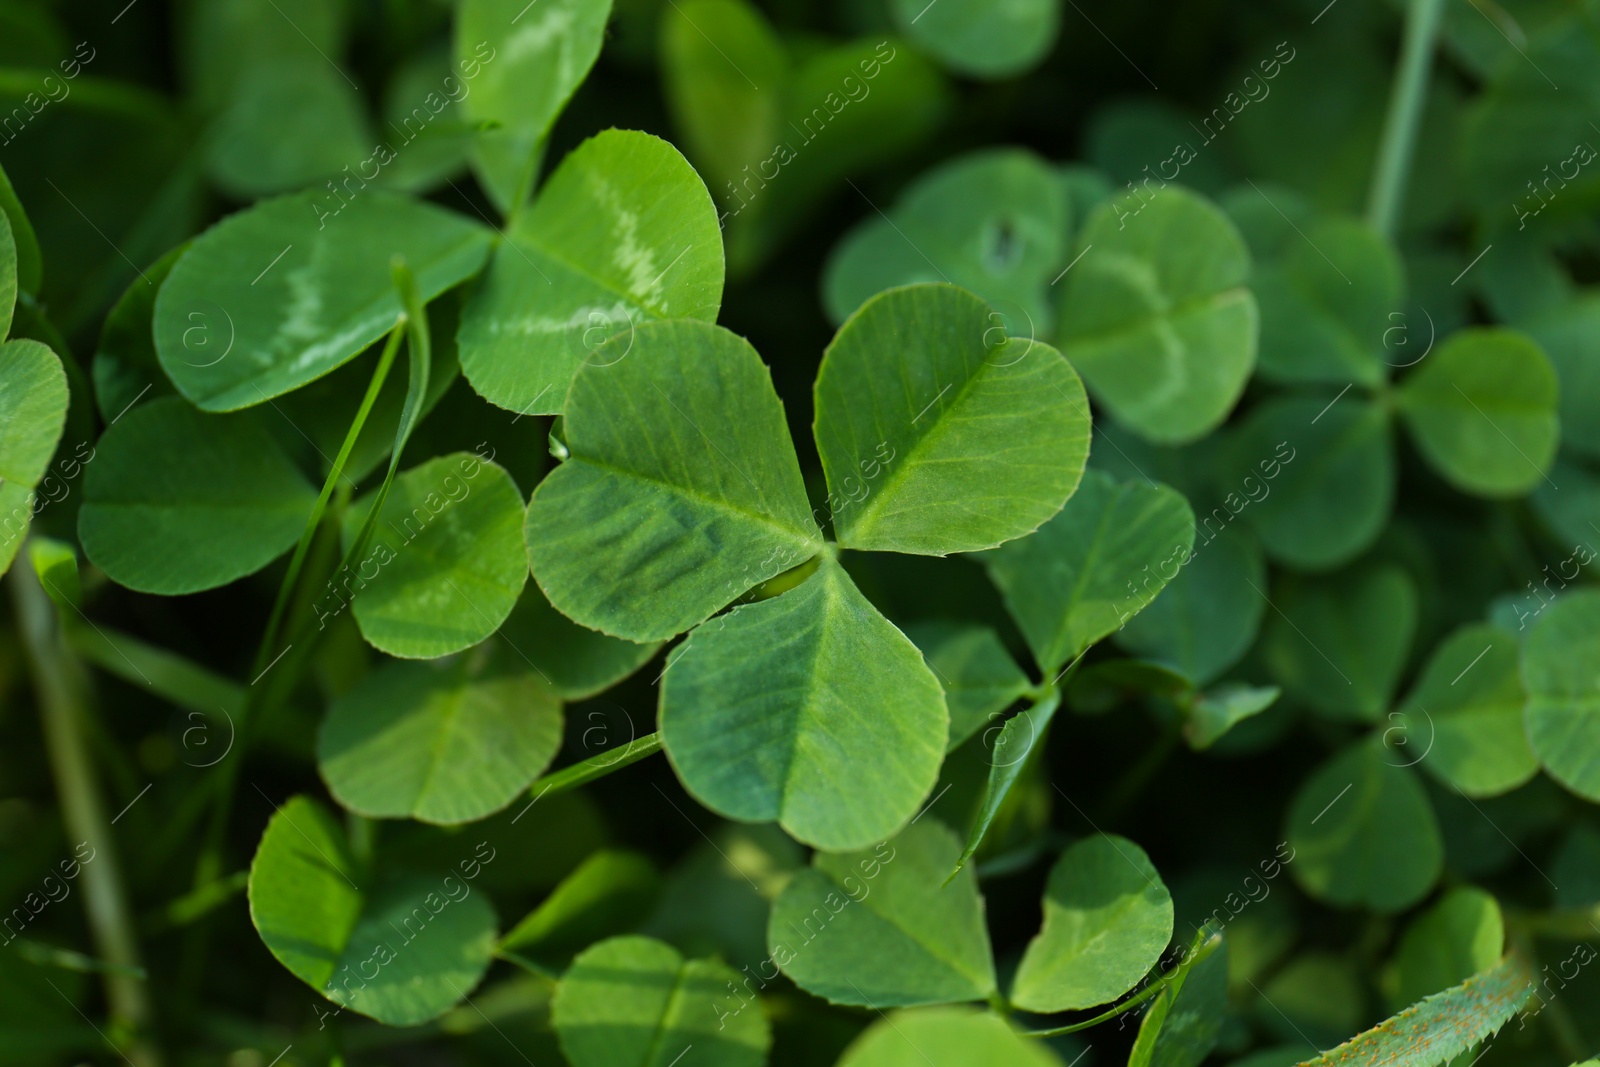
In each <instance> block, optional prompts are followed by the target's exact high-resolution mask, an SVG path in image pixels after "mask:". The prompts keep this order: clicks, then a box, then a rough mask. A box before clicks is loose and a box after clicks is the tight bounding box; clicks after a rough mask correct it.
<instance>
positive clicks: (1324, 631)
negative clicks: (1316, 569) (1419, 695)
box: [1261, 566, 1417, 722]
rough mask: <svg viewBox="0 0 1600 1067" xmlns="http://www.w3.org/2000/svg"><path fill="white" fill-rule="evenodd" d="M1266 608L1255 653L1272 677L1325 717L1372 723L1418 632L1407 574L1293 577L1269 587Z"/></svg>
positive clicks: (1373, 571) (1371, 571)
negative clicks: (1259, 652)
mask: <svg viewBox="0 0 1600 1067" xmlns="http://www.w3.org/2000/svg"><path fill="white" fill-rule="evenodd" d="M1261 595H1263V596H1265V595H1266V592H1265V590H1263V591H1262V593H1261ZM1272 603H1273V606H1274V608H1275V610H1274V611H1273V613H1272V616H1271V618H1269V619H1268V622H1267V626H1266V632H1265V634H1264V635H1263V638H1262V643H1261V649H1262V655H1263V657H1264V658H1265V660H1266V663H1267V666H1268V669H1269V670H1271V672H1272V675H1273V677H1274V679H1275V680H1277V681H1278V683H1279V684H1281V685H1282V686H1283V688H1284V690H1285V691H1286V692H1288V693H1289V694H1291V695H1292V696H1295V697H1297V698H1299V699H1300V700H1303V701H1305V702H1306V703H1307V704H1309V705H1310V706H1311V707H1313V708H1315V709H1316V710H1317V711H1319V712H1321V713H1322V714H1324V715H1327V716H1329V717H1330V718H1334V719H1344V720H1355V721H1360V722H1376V721H1377V719H1378V717H1379V716H1381V715H1382V714H1383V713H1384V711H1385V710H1386V709H1387V708H1388V707H1389V701H1390V698H1391V697H1392V696H1393V694H1394V687H1395V685H1396V684H1398V683H1399V680H1400V672H1401V671H1402V670H1403V669H1404V668H1405V665H1406V659H1407V657H1408V655H1409V653H1410V651H1411V640H1412V636H1413V635H1414V633H1415V632H1416V627H1417V590H1416V585H1415V583H1413V582H1412V581H1411V579H1410V577H1409V576H1408V575H1407V574H1406V573H1405V571H1403V570H1401V569H1400V568H1399V567H1395V566H1380V567H1368V568H1361V569H1358V570H1355V571H1354V572H1351V573H1345V574H1340V575H1337V576H1333V577H1328V578H1299V579H1295V578H1291V579H1289V580H1287V581H1286V582H1284V583H1283V585H1282V586H1280V587H1279V588H1277V589H1275V590H1274V595H1273V598H1272Z"/></svg>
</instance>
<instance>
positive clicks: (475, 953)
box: [249, 796, 495, 1026]
mask: <svg viewBox="0 0 1600 1067" xmlns="http://www.w3.org/2000/svg"><path fill="white" fill-rule="evenodd" d="M467 855H468V856H469V860H470V855H471V853H468V854H467ZM478 855H479V856H480V857H481V853H479V854H478ZM463 862H467V861H463ZM472 890H473V886H472V885H471V883H470V881H462V880H461V879H459V878H456V877H455V876H454V875H447V876H444V877H443V878H437V877H428V876H426V875H423V874H375V873H373V872H371V871H369V870H367V869H366V868H365V867H364V865H363V864H361V863H360V862H358V861H357V860H356V858H355V856H354V855H353V853H352V851H351V848H350V843H349V842H348V841H347V840H346V838H345V835H344V833H343V831H341V830H340V828H339V826H338V824H337V823H336V822H334V820H333V817H332V816H331V815H329V814H328V812H327V811H326V809H324V808H323V807H322V806H321V805H320V804H318V803H317V802H316V801H314V800H310V799H308V798H306V797H303V796H297V797H293V798H291V799H290V800H289V801H287V802H286V803H285V804H283V805H282V806H281V807H279V808H278V810H277V814H275V815H274V816H273V817H272V821H271V822H269V823H268V824H267V831H266V833H265V834H263V835H262V838H261V845H260V847H259V848H257V849H256V855H255V859H254V860H253V861H252V862H251V864H250V880H249V893H250V919H251V921H252V922H253V923H255V927H256V930H257V932H259V933H260V935H261V940H262V941H263V942H265V944H266V946H267V949H268V951H270V952H271V953H272V954H273V956H274V957H276V958H277V960H278V962H279V963H281V964H283V965H284V966H285V967H287V968H288V969H289V970H290V971H291V972H292V973H293V974H294V975H295V976H296V977H297V978H299V979H300V980H301V981H303V982H305V983H306V984H307V985H309V986H311V987H312V988H313V989H315V990H317V992H319V993H321V994H322V995H323V996H325V997H327V998H328V999H329V1000H331V1001H333V1002H334V1003H336V1004H340V1005H342V1006H344V1007H346V1008H350V1009H353V1010H354V1011H357V1012H360V1013H361V1014H362V1015H367V1016H370V1017H371V1018H374V1019H377V1020H378V1021H379V1022H383V1023H387V1024H388V1025H390V1026H415V1025H417V1024H418V1023H424V1022H427V1021H428V1020H429V1019H434V1018H437V1017H438V1016H440V1015H442V1014H444V1013H445V1012H446V1011H448V1010H449V1009H450V1007H451V1006H452V1005H454V1004H455V1003H456V1002H457V1001H459V1000H460V999H461V997H462V996H463V995H464V994H470V993H471V991H472V989H473V987H475V986H476V985H477V984H478V982H479V981H480V980H482V978H483V975H484V972H485V971H487V970H488V969H489V962H490V958H491V955H490V954H491V952H492V951H493V948H494V937H495V914H494V909H493V907H491V906H490V904H489V902H488V901H487V900H486V899H485V898H484V895H483V893H482V892H476V893H475V892H473V891H472ZM457 894H460V895H459V896H458V895H457ZM369 965H370V968H371V972H372V973H371V974H368V967H369Z"/></svg>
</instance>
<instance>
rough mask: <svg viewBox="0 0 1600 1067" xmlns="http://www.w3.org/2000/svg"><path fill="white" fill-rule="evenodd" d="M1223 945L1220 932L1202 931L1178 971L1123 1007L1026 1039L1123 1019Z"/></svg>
mask: <svg viewBox="0 0 1600 1067" xmlns="http://www.w3.org/2000/svg"><path fill="white" fill-rule="evenodd" d="M1221 944H1222V934H1221V932H1220V931H1214V930H1201V932H1200V933H1199V934H1198V935H1196V937H1195V940H1194V943H1193V944H1192V945H1191V946H1190V948H1189V952H1188V954H1187V955H1185V956H1184V958H1183V960H1182V962H1180V963H1179V964H1178V965H1177V966H1176V967H1174V968H1173V969H1172V970H1170V971H1168V972H1167V973H1166V974H1164V975H1161V976H1160V977H1159V978H1157V979H1156V980H1155V981H1154V982H1151V983H1150V984H1149V985H1147V986H1145V987H1144V988H1143V989H1141V990H1139V992H1137V993H1135V994H1134V995H1133V996H1131V997H1129V998H1128V999H1127V1000H1124V1001H1123V1002H1122V1003H1121V1004H1118V1005H1116V1006H1115V1007H1111V1008H1107V1009H1106V1010H1105V1011H1103V1012H1101V1013H1100V1014H1099V1015H1096V1016H1094V1017H1093V1018H1091V1019H1084V1020H1082V1021H1080V1022H1075V1023H1069V1024H1067V1025H1066V1026H1057V1027H1052V1028H1051V1029H1049V1030H1026V1031H1024V1032H1023V1036H1025V1037H1058V1036H1060V1035H1061V1034H1072V1033H1077V1032H1078V1031H1079V1030H1087V1029H1089V1027H1091V1026H1098V1025H1100V1024H1101V1023H1103V1022H1109V1021H1110V1020H1112V1019H1115V1018H1116V1017H1117V1016H1119V1015H1121V1014H1122V1013H1123V1012H1125V1011H1127V1010H1128V1009H1129V1008H1135V1007H1138V1006H1139V1005H1140V1004H1143V1003H1144V1002H1145V1001H1147V1000H1149V999H1151V998H1152V997H1155V996H1158V995H1159V994H1160V993H1161V991H1162V990H1164V989H1166V988H1167V987H1168V986H1169V985H1172V984H1173V983H1174V982H1178V983H1180V984H1181V983H1182V981H1183V979H1184V978H1185V977H1187V976H1188V974H1189V972H1190V971H1192V970H1194V969H1195V968H1196V967H1198V966H1199V965H1200V963H1201V962H1202V961H1204V960H1205V958H1206V957H1207V956H1209V955H1211V954H1212V953H1213V952H1215V951H1216V950H1217V949H1218V947H1220V946H1221Z"/></svg>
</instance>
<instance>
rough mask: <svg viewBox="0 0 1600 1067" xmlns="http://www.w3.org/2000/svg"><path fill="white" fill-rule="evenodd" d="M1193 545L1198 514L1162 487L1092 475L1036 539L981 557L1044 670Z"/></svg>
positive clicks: (1170, 573)
mask: <svg viewBox="0 0 1600 1067" xmlns="http://www.w3.org/2000/svg"><path fill="white" fill-rule="evenodd" d="M1193 545H1194V514H1193V513H1192V512H1191V511H1190V510H1189V505H1188V502H1187V501H1185V500H1184V499H1183V497H1182V495H1180V494H1179V493H1177V492H1176V491H1174V490H1172V489H1169V488H1167V487H1166V486H1163V485H1155V484H1148V485H1147V484H1145V483H1142V482H1132V481H1130V482H1118V481H1117V480H1116V479H1114V478H1112V477H1111V476H1110V475H1108V474H1104V473H1102V472H1100V471H1089V472H1087V473H1086V474H1085V475H1084V476H1083V483H1082V485H1081V486H1080V487H1079V489H1078V491H1077V493H1075V494H1074V495H1073V497H1072V499H1070V500H1069V501H1067V505H1066V507H1064V508H1062V509H1061V511H1060V513H1059V514H1057V515H1056V517H1055V518H1053V519H1051V520H1050V521H1049V522H1047V523H1045V525H1044V526H1042V527H1041V528H1040V529H1039V530H1038V531H1037V532H1036V533H1034V534H1033V535H1032V536H1030V537H1026V538H1022V539H1021V540H1018V541H1014V542H1012V543H1011V544H1009V545H1005V546H1003V547H1001V548H999V549H997V550H995V551H994V552H992V553H988V554H986V555H985V556H984V557H983V561H984V564H985V566H986V567H987V568H988V570H989V576H990V577H991V578H992V579H993V580H994V583H995V585H997V586H998V587H999V588H1000V591H1001V593H1002V594H1003V595H1004V596H1005V600H1006V606H1007V607H1008V608H1009V609H1010V610H1011V614H1012V617H1013V618H1015V619H1016V620H1017V624H1018V626H1020V627H1021V628H1022V633H1023V636H1024V637H1026V638H1027V640H1028V647H1029V648H1031V649H1032V650H1033V655H1034V659H1035V660H1037V661H1038V664H1039V667H1040V669H1041V670H1042V671H1044V673H1045V674H1046V675H1053V674H1055V672H1056V671H1058V670H1059V669H1060V668H1061V666H1062V665H1063V664H1065V663H1066V662H1067V661H1068V660H1070V659H1072V658H1073V657H1075V656H1077V655H1078V654H1079V653H1080V652H1082V651H1083V650H1084V649H1086V648H1088V647H1089V646H1090V645H1092V644H1094V642H1096V641H1098V640H1100V639H1101V638H1102V637H1105V636H1106V635H1108V634H1110V633H1113V632H1114V631H1116V630H1117V629H1118V627H1120V626H1121V625H1122V624H1123V623H1124V622H1125V621H1126V620H1127V619H1128V618H1130V617H1131V616H1133V615H1134V614H1136V613H1137V612H1138V611H1140V610H1141V609H1142V608H1144V607H1145V605H1147V604H1149V603H1150V602H1151V601H1152V600H1154V599H1155V598H1156V596H1157V595H1158V594H1160V592H1161V591H1162V590H1163V589H1164V588H1166V586H1167V583H1168V582H1169V581H1171V580H1172V579H1173V578H1175V577H1177V574H1178V571H1179V568H1180V567H1181V566H1182V565H1183V562H1184V560H1185V559H1186V558H1187V557H1188V555H1189V553H1190V550H1191V549H1192V547H1193Z"/></svg>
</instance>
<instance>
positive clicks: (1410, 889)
mask: <svg viewBox="0 0 1600 1067" xmlns="http://www.w3.org/2000/svg"><path fill="white" fill-rule="evenodd" d="M1287 835H1288V840H1289V844H1290V846H1291V847H1292V848H1293V849H1294V853H1293V855H1294V862H1293V863H1292V864H1291V865H1290V870H1291V871H1293V872H1294V877H1295V881H1297V882H1299V883H1300V886H1301V888H1303V889H1304V890H1305V891H1306V892H1307V893H1308V894H1310V895H1311V896H1312V897H1313V898H1315V899H1317V900H1321V901H1326V902H1327V903H1329V904H1333V905H1337V906H1341V907H1353V906H1357V905H1360V906H1365V907H1369V908H1372V909H1374V910H1375V911H1381V912H1394V911H1400V910H1403V909H1405V908H1408V907H1410V906H1411V905H1412V904H1415V903H1416V902H1417V901H1419V900H1421V899H1422V898H1423V897H1424V896H1425V895H1427V892H1428V890H1430V889H1432V888H1433V884H1434V883H1435V882H1436V881H1438V878H1439V872H1440V869H1441V867H1442V866H1443V862H1444V847H1443V844H1442V842H1441V840H1440V836H1439V823H1438V820H1437V819H1436V818H1435V817H1434V814H1433V808H1432V806H1431V805H1430V804H1429V803H1428V797H1427V794H1426V793H1425V792H1424V791H1423V788H1422V784H1421V783H1420V782H1419V781H1418V780H1417V774H1416V772H1415V771H1414V770H1412V769H1411V768H1410V767H1407V766H1404V765H1403V763H1402V761H1401V760H1400V759H1397V758H1396V757H1395V756H1394V755H1393V754H1392V753H1390V752H1388V751H1387V750H1385V749H1384V748H1382V747H1381V746H1380V745H1378V744H1376V743H1373V742H1370V741H1368V742H1360V743H1357V744H1354V745H1351V746H1350V747H1349V748H1346V749H1345V750H1344V751H1343V752H1341V753H1339V754H1338V755H1336V756H1334V757H1333V758H1332V759H1331V760H1329V761H1328V762H1326V763H1324V764H1323V765H1322V766H1321V767H1319V768H1318V769H1317V770H1316V771H1315V772H1314V773H1313V774H1312V775H1311V776H1310V777H1309V778H1307V779H1306V781H1305V783H1304V784H1303V785H1301V787H1300V788H1299V790H1298V791H1296V793H1295V796H1294V801H1293V803H1292V804H1291V805H1290V808H1289V814H1288V829H1287Z"/></svg>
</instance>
